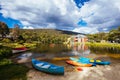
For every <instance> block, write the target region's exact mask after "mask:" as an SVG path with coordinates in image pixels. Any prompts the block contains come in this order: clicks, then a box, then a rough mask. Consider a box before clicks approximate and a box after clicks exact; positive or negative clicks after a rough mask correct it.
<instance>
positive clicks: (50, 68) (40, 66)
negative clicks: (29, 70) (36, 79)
mask: <svg viewBox="0 0 120 80" xmlns="http://www.w3.org/2000/svg"><path fill="white" fill-rule="evenodd" d="M32 65H33V67H34V68H35V69H37V70H39V71H42V72H46V73H50V74H61V75H63V74H64V67H63V66H57V65H54V64H51V63H48V62H44V61H38V60H36V59H32Z"/></svg>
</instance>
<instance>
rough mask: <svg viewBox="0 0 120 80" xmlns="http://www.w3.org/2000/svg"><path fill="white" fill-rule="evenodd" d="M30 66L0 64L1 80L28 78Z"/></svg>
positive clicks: (25, 79)
mask: <svg viewBox="0 0 120 80" xmlns="http://www.w3.org/2000/svg"><path fill="white" fill-rule="evenodd" d="M27 72H28V68H27V67H25V66H22V65H18V64H9V65H3V66H0V80H27V78H26V73H27Z"/></svg>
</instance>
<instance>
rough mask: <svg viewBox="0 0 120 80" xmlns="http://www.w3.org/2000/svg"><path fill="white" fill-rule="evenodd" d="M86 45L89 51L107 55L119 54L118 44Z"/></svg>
mask: <svg viewBox="0 0 120 80" xmlns="http://www.w3.org/2000/svg"><path fill="white" fill-rule="evenodd" d="M86 45H87V46H88V47H89V48H90V50H91V51H93V52H94V51H95V52H96V51H98V52H103V53H104V52H108V53H120V44H117V43H89V42H87V43H86Z"/></svg>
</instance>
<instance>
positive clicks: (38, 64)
mask: <svg viewBox="0 0 120 80" xmlns="http://www.w3.org/2000/svg"><path fill="white" fill-rule="evenodd" d="M43 64H44V63H37V64H36V66H38V67H41V66H42V65H43Z"/></svg>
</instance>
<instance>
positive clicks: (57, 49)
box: [17, 44, 90, 60]
mask: <svg viewBox="0 0 120 80" xmlns="http://www.w3.org/2000/svg"><path fill="white" fill-rule="evenodd" d="M66 46H68V47H66ZM42 49H43V50H42ZM89 54H90V50H89V49H88V47H87V46H86V45H85V44H80V45H55V44H54V45H53V44H52V45H50V46H48V45H40V46H37V48H35V49H34V50H32V51H30V52H25V53H23V54H21V55H19V56H18V57H17V58H18V59H19V60H20V59H21V60H22V59H24V60H25V59H26V60H27V59H31V58H39V59H40V60H43V59H49V60H51V59H53V60H65V59H69V57H71V56H87V55H89Z"/></svg>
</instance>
